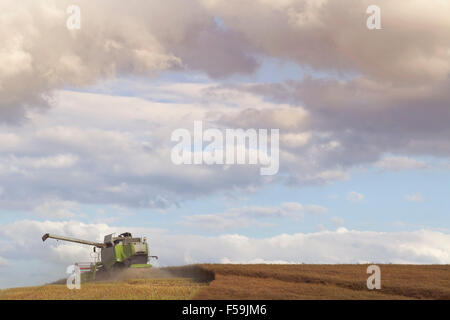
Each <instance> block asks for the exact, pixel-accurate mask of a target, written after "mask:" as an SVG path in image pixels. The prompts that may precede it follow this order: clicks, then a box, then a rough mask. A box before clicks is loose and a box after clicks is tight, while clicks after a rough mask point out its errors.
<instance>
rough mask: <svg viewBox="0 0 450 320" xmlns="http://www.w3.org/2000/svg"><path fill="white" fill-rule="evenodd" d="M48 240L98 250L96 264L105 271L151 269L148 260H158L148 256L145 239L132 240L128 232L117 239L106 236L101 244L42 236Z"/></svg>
mask: <svg viewBox="0 0 450 320" xmlns="http://www.w3.org/2000/svg"><path fill="white" fill-rule="evenodd" d="M48 238H51V239H56V240H63V241H68V242H75V243H80V244H85V245H89V246H93V247H94V251H96V248H99V249H100V250H101V254H100V256H101V263H99V264H98V267H101V268H104V269H105V270H111V269H113V268H114V269H115V268H148V267H151V264H149V263H148V260H149V258H156V259H158V257H157V256H149V249H148V243H147V240H146V239H145V238H144V239H142V238H133V236H132V235H131V233H129V232H124V233H122V234H120V235H119V236H118V237H115V236H114V234H109V235H106V236H105V237H104V240H103V243H101V242H94V241H88V240H81V239H76V238H70V237H64V236H58V235H54V234H50V233H46V234H44V235H43V237H42V241H45V240H47V239H48ZM96 267H97V266H96Z"/></svg>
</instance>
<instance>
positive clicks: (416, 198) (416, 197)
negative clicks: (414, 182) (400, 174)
mask: <svg viewBox="0 0 450 320" xmlns="http://www.w3.org/2000/svg"><path fill="white" fill-rule="evenodd" d="M405 199H406V200H408V201H411V202H423V197H422V195H421V194H420V193H415V194H405Z"/></svg>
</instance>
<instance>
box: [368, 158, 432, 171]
mask: <svg viewBox="0 0 450 320" xmlns="http://www.w3.org/2000/svg"><path fill="white" fill-rule="evenodd" d="M375 166H377V167H378V168H381V169H384V170H392V171H401V170H408V169H424V168H426V167H427V164H426V162H424V161H420V160H416V159H412V158H407V157H389V158H384V159H381V160H379V161H378V162H376V163H375Z"/></svg>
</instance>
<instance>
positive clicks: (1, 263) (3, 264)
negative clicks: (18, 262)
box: [0, 257, 11, 268]
mask: <svg viewBox="0 0 450 320" xmlns="http://www.w3.org/2000/svg"><path fill="white" fill-rule="evenodd" d="M10 266H11V264H10V263H9V261H8V260H6V259H5V258H2V257H0V268H9V267H10Z"/></svg>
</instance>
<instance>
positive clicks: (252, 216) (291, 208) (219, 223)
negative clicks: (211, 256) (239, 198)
mask: <svg viewBox="0 0 450 320" xmlns="http://www.w3.org/2000/svg"><path fill="white" fill-rule="evenodd" d="M305 212H306V213H310V214H322V213H325V212H327V208H325V207H322V206H319V205H313V204H312V205H306V206H303V205H301V204H300V203H298V202H285V203H282V204H281V205H280V206H276V207H261V206H250V207H238V208H231V209H229V210H227V211H226V212H222V213H216V214H195V215H189V216H185V217H183V222H182V224H184V225H186V226H189V227H194V228H197V229H202V230H209V231H214V230H216V231H223V230H235V229H242V228H248V227H251V226H254V225H259V226H261V227H264V226H266V227H268V226H273V225H276V223H277V222H279V221H281V219H294V220H299V219H301V218H302V217H303V215H304V213H305Z"/></svg>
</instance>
